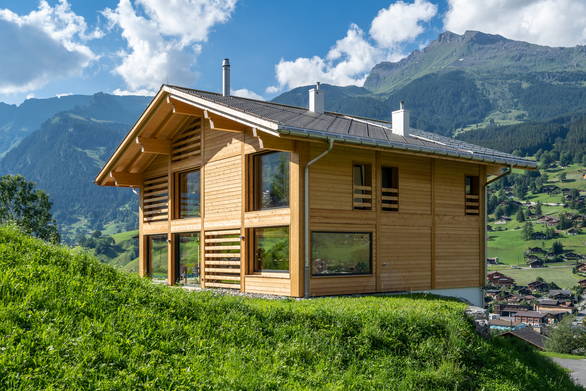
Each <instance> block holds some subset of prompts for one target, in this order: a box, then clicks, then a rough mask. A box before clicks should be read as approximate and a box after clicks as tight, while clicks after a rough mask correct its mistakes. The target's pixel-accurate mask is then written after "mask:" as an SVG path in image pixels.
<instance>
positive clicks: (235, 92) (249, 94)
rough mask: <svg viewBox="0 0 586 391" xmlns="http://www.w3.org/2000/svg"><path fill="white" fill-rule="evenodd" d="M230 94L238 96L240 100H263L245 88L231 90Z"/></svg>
mask: <svg viewBox="0 0 586 391" xmlns="http://www.w3.org/2000/svg"><path fill="white" fill-rule="evenodd" d="M230 94H232V95H234V96H239V97H241V98H249V99H256V100H265V99H264V98H263V97H262V96H260V95H259V94H257V93H256V92H254V91H251V90H249V89H246V88H240V89H239V90H231V91H230Z"/></svg>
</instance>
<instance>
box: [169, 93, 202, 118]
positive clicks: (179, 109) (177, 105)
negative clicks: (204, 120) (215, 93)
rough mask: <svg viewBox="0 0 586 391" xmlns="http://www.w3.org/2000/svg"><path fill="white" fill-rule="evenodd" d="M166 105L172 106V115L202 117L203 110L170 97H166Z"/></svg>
mask: <svg viewBox="0 0 586 391" xmlns="http://www.w3.org/2000/svg"><path fill="white" fill-rule="evenodd" d="M167 103H168V104H170V105H172V106H173V114H177V115H188V116H192V117H203V112H204V111H203V110H202V109H200V108H198V107H195V106H192V105H190V104H187V103H185V102H182V101H180V100H177V99H173V98H172V97H170V96H167Z"/></svg>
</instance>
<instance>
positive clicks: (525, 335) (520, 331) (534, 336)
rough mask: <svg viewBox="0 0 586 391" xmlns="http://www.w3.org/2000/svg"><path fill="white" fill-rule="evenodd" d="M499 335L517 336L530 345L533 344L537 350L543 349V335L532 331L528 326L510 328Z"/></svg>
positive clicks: (506, 336)
mask: <svg viewBox="0 0 586 391" xmlns="http://www.w3.org/2000/svg"><path fill="white" fill-rule="evenodd" d="M500 336H501V337H504V338H518V339H520V340H522V341H524V342H527V343H528V344H530V345H533V346H534V347H536V348H537V349H539V350H544V349H545V337H544V336H543V335H541V334H539V333H537V332H535V331H533V330H532V329H531V328H530V327H521V328H517V329H515V330H510V331H507V332H505V333H503V334H501V335H500Z"/></svg>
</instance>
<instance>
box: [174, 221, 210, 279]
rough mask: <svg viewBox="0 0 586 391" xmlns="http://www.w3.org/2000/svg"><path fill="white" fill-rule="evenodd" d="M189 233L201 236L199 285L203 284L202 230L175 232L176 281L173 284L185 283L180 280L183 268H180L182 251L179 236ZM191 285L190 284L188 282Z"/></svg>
mask: <svg viewBox="0 0 586 391" xmlns="http://www.w3.org/2000/svg"><path fill="white" fill-rule="evenodd" d="M187 234H197V235H198V237H199V250H198V253H199V254H198V256H197V258H198V266H197V268H198V278H199V283H197V284H198V285H200V286H201V278H202V273H201V272H202V258H203V257H202V243H201V231H188V232H173V239H172V240H173V268H174V270H173V272H174V273H173V276H174V281H173V284H175V285H177V284H183V283H181V282H180V277H181V270H180V266H181V263H180V257H179V255H180V254H179V251H180V244H181V241H180V240H179V236H180V235H187ZM188 285H189V284H188Z"/></svg>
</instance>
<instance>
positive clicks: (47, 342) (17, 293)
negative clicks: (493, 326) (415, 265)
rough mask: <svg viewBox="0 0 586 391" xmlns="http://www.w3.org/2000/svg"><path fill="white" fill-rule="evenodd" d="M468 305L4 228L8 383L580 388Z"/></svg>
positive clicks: (1, 298) (2, 318) (1, 363)
mask: <svg viewBox="0 0 586 391" xmlns="http://www.w3.org/2000/svg"><path fill="white" fill-rule="evenodd" d="M464 308H465V305H464V304H462V303H459V302H456V301H451V300H446V299H438V298H435V297H431V296H410V297H363V298H323V299H315V300H306V301H305V300H304V301H296V300H263V299H251V298H243V297H231V296H222V295H216V294H213V293H210V292H199V293H194V292H186V291H183V290H181V289H178V288H170V287H165V286H157V285H153V284H151V283H150V282H149V281H147V280H144V279H140V278H139V277H137V276H135V275H131V274H126V273H120V272H118V271H116V270H115V269H114V268H112V267H110V266H107V265H103V264H101V263H100V262H98V261H97V260H96V259H94V258H93V257H91V256H89V255H87V254H85V253H82V252H78V251H74V250H70V249H67V248H64V247H58V246H52V245H48V244H45V243H43V242H41V241H39V240H36V239H32V238H29V237H26V236H24V235H22V234H20V233H18V232H16V231H15V230H14V229H10V228H0V336H1V337H0V389H11V390H39V389H53V390H60V389H100V390H129V389H133V390H136V389H142V390H160V389H175V390H214V389H218V390H233V389H234V390H235V389H238V390H277V389H278V390H281V389H307V390H309V389H324V390H358V389H360V390H364V389H388V390H455V389H458V390H472V389H474V390H528V389H530V390H553V389H555V390H578V389H580V388H578V387H576V386H574V385H573V383H572V382H571V380H570V379H569V377H568V376H567V374H566V373H565V372H564V371H563V370H562V369H560V368H559V367H557V366H555V365H554V364H553V363H552V362H551V361H549V360H548V359H547V358H545V357H542V356H541V355H539V354H537V353H535V352H534V351H532V350H530V349H529V348H528V347H527V346H525V345H522V344H520V343H518V342H514V341H509V340H504V339H503V340H501V339H493V340H484V339H482V338H481V337H479V336H478V335H477V334H476V333H475V332H474V327H473V325H472V324H471V322H470V321H469V320H468V319H466V318H465V316H464V315H463V310H464Z"/></svg>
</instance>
